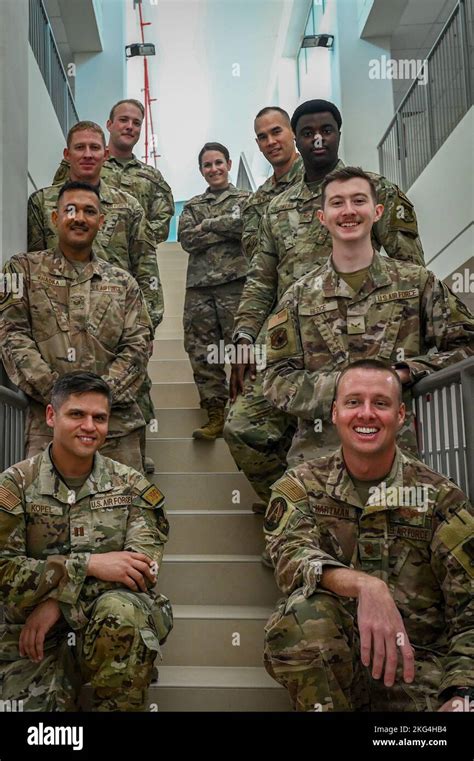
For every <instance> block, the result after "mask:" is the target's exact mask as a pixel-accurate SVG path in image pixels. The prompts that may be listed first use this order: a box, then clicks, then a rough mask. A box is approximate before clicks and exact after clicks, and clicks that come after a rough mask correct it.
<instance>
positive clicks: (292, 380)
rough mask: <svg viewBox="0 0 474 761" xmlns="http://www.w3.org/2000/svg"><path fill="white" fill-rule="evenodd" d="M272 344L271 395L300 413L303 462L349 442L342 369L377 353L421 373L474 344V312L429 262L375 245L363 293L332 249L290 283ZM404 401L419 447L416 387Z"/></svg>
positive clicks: (410, 440)
mask: <svg viewBox="0 0 474 761" xmlns="http://www.w3.org/2000/svg"><path fill="white" fill-rule="evenodd" d="M266 347H267V352H266V357H267V367H266V370H265V371H264V373H263V375H264V382H263V390H264V393H265V396H266V397H267V399H268V400H269V401H270V402H271V403H272V404H274V405H275V406H277V407H278V408H279V409H281V410H282V411H283V412H285V413H290V414H291V415H295V416H297V418H298V429H297V432H296V434H295V437H294V439H293V444H292V446H291V449H290V451H289V453H288V462H289V463H290V464H291V465H294V464H295V463H296V462H297V461H303V460H308V459H310V458H313V457H319V456H322V455H325V454H329V453H330V452H331V451H333V450H334V448H335V447H337V446H338V444H339V441H338V437H337V432H336V429H335V428H334V426H333V425H332V423H331V422H330V421H331V406H332V400H333V397H334V390H335V380H336V376H337V374H338V372H339V371H340V370H342V369H344V368H345V367H347V365H349V364H350V363H351V362H354V361H355V360H358V359H364V358H366V357H370V358H373V359H381V360H385V361H388V362H390V364H393V365H395V366H397V365H398V364H400V365H401V366H403V365H406V366H408V368H409V369H410V372H411V379H412V382H413V383H415V382H416V381H418V380H420V379H421V378H423V377H424V376H425V375H427V374H428V373H430V372H433V371H434V370H439V369H441V368H443V367H446V366H447V365H451V364H454V363H455V362H460V361H461V360H463V359H466V358H467V357H468V356H470V355H471V354H473V353H474V317H473V315H471V314H470V312H469V310H468V309H467V307H466V306H465V305H464V304H463V303H462V302H461V301H459V299H458V298H457V297H456V296H455V295H454V294H453V293H452V292H451V291H450V290H449V288H448V287H447V286H446V285H444V283H442V282H441V281H439V280H438V279H437V278H436V277H435V275H433V273H432V272H429V271H428V270H426V269H425V268H424V267H419V266H417V265H416V264H409V263H408V262H398V261H396V260H393V259H387V258H385V257H382V256H381V255H380V254H377V253H375V254H374V258H373V261H372V264H371V266H370V267H369V269H368V272H367V276H366V280H365V282H364V284H363V285H362V287H361V288H360V290H359V291H358V292H357V293H355V292H354V291H353V290H352V288H350V286H349V285H348V284H347V283H346V282H345V281H344V280H343V278H342V277H341V276H340V275H338V274H337V272H336V271H335V269H334V267H333V264H332V258H330V259H329V260H327V261H326V263H325V264H324V265H323V266H322V267H320V268H319V269H318V270H316V271H314V272H312V273H310V274H308V275H306V276H305V277H302V278H300V280H298V282H296V283H295V284H294V285H292V286H291V288H289V289H288V291H287V292H286V294H285V295H284V296H283V298H282V299H281V301H280V303H279V305H278V307H277V311H276V314H274V315H272V317H271V318H270V320H269V322H268V332H267V343H266ZM433 352H437V353H433ZM404 401H405V404H406V406H407V420H406V424H405V426H404V427H403V429H402V431H401V432H400V434H399V441H401V442H403V447H404V448H406V449H410V450H412V451H413V453H417V451H418V447H417V442H416V436H415V430H414V423H413V413H412V410H411V407H412V405H411V393H410V391H409V390H408V391H407V392H406V394H405V395H404Z"/></svg>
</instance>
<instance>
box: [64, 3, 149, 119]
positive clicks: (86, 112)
mask: <svg viewBox="0 0 474 761" xmlns="http://www.w3.org/2000/svg"><path fill="white" fill-rule="evenodd" d="M94 5H95V7H96V9H97V8H99V6H98V5H97V3H95V4H94ZM131 5H132V2H131V0H127V2H126V3H125V0H102V2H101V5H100V8H99V19H98V20H99V23H100V25H101V37H102V42H103V51H102V52H101V53H77V54H76V55H75V57H74V63H75V64H76V66H77V78H76V86H75V101H76V108H77V112H78V114H79V119H81V120H83V119H91V120H92V121H95V122H97V123H98V124H100V125H101V127H103V128H104V129H105V122H106V121H107V119H108V116H109V112H110V108H111V106H113V104H114V103H116V102H117V101H118V100H121V99H122V98H125V97H126V92H127V73H126V59H125V45H126V40H125V15H126V8H128V7H129V6H131ZM144 7H146V5H145V4H144ZM137 41H138V39H137V40H135V42H137Z"/></svg>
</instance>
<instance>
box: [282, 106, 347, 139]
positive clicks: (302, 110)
mask: <svg viewBox="0 0 474 761" xmlns="http://www.w3.org/2000/svg"><path fill="white" fill-rule="evenodd" d="M325 111H329V113H330V114H332V115H333V116H334V119H335V121H336V124H337V128H338V129H339V130H340V129H341V125H342V116H341V112H340V111H339V109H338V107H337V106H336V105H334V103H331V101H329V100H320V99H319V98H318V99H316V100H307V101H305V102H304V103H302V104H301V105H300V106H298V108H297V109H296V110H295V112H294V114H293V116H292V117H291V128H292V130H293V132H294V133H295V134H296V127H297V124H298V120H299V119H300V117H301V116H304V115H305V114H322V113H324V112H325Z"/></svg>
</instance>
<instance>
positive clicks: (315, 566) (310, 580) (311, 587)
mask: <svg viewBox="0 0 474 761" xmlns="http://www.w3.org/2000/svg"><path fill="white" fill-rule="evenodd" d="M326 567H330V568H346V569H347V568H348V566H347V565H344V563H340V562H339V560H334V559H333V558H325V559H324V560H310V561H309V562H308V563H307V565H306V566H305V568H304V571H303V594H304V596H305V597H311V595H312V594H314V593H315V592H316V590H317V589H318V588H319V586H320V583H321V578H322V575H323V571H324V568H326Z"/></svg>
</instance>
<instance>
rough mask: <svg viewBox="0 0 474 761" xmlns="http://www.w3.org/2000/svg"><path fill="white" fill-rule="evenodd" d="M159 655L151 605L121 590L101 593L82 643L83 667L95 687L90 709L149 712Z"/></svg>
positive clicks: (93, 687)
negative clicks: (147, 702)
mask: <svg viewBox="0 0 474 761" xmlns="http://www.w3.org/2000/svg"><path fill="white" fill-rule="evenodd" d="M142 597H143V596H142ZM158 653H159V642H158V635H157V632H156V628H155V625H154V622H153V619H152V616H151V613H150V609H149V604H146V603H143V602H142V600H141V599H140V596H139V595H137V594H133V593H131V592H130V593H129V592H126V591H123V590H118V591H111V592H106V593H104V594H103V595H101V596H100V597H99V598H98V600H97V602H96V603H95V606H94V608H93V611H92V614H91V618H90V621H89V624H88V625H87V628H86V630H85V632H84V635H83V644H82V668H83V672H84V675H85V677H86V678H87V679H88V680H89V681H90V682H91V685H92V689H93V708H92V710H94V711H145V710H146V708H147V705H146V701H147V692H148V687H149V684H150V681H151V678H152V672H153V663H154V660H155V658H156V656H157V654H158Z"/></svg>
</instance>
